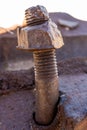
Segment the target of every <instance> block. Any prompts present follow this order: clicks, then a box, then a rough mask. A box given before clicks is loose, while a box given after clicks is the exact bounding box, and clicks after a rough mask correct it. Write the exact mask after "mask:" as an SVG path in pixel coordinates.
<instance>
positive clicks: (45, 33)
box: [17, 6, 64, 125]
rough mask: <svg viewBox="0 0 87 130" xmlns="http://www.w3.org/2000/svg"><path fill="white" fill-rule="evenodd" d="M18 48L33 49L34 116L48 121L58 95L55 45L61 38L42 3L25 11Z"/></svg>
mask: <svg viewBox="0 0 87 130" xmlns="http://www.w3.org/2000/svg"><path fill="white" fill-rule="evenodd" d="M17 37H18V47H17V48H19V49H23V50H28V51H32V52H33V56H34V62H35V67H34V69H35V84H36V110H35V120H36V122H38V123H39V124H42V125H47V124H49V123H50V122H51V121H52V119H53V116H54V112H55V107H56V104H57V101H58V97H59V89H58V86H59V85H58V70H57V64H56V55H55V49H57V48H60V47H62V46H63V44H64V43H63V39H62V36H61V33H60V31H59V30H58V28H57V26H56V25H55V23H53V22H52V21H51V19H50V18H49V14H48V12H47V10H46V8H45V7H43V6H36V7H31V8H28V9H27V10H26V11H25V21H24V25H23V27H19V28H18V29H17Z"/></svg>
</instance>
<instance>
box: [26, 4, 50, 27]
mask: <svg viewBox="0 0 87 130" xmlns="http://www.w3.org/2000/svg"><path fill="white" fill-rule="evenodd" d="M25 20H26V24H27V26H34V25H38V24H42V23H44V22H46V21H48V20H49V14H48V12H47V10H46V8H45V7H43V6H39V5H38V6H36V7H31V8H28V9H27V10H25Z"/></svg>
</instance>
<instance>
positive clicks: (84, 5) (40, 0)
mask: <svg viewBox="0 0 87 130" xmlns="http://www.w3.org/2000/svg"><path fill="white" fill-rule="evenodd" d="M35 5H43V6H45V7H46V8H47V10H48V11H49V12H66V13H68V14H70V15H72V16H73V17H75V18H78V19H81V20H85V21H87V14H86V12H87V1H86V0H0V26H2V27H10V26H12V25H14V24H21V22H22V20H23V17H24V10H25V9H26V8H29V7H31V6H35Z"/></svg>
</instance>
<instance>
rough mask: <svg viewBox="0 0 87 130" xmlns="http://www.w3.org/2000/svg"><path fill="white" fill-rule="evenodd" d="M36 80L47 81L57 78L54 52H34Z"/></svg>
mask: <svg viewBox="0 0 87 130" xmlns="http://www.w3.org/2000/svg"><path fill="white" fill-rule="evenodd" d="M34 60H35V77H36V79H49V78H55V77H57V76H58V71H57V63H56V56H55V50H47V51H45V52H44V51H42V52H41V51H37V52H34Z"/></svg>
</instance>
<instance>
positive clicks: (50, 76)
mask: <svg viewBox="0 0 87 130" xmlns="http://www.w3.org/2000/svg"><path fill="white" fill-rule="evenodd" d="M34 61H35V83H36V116H35V117H36V121H37V122H38V123H40V124H43V125H46V124H49V123H50V122H51V121H52V119H53V116H54V109H55V105H56V103H57V101H58V96H59V93H58V72H57V64H56V56H55V50H54V49H52V50H46V51H36V52H34Z"/></svg>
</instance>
